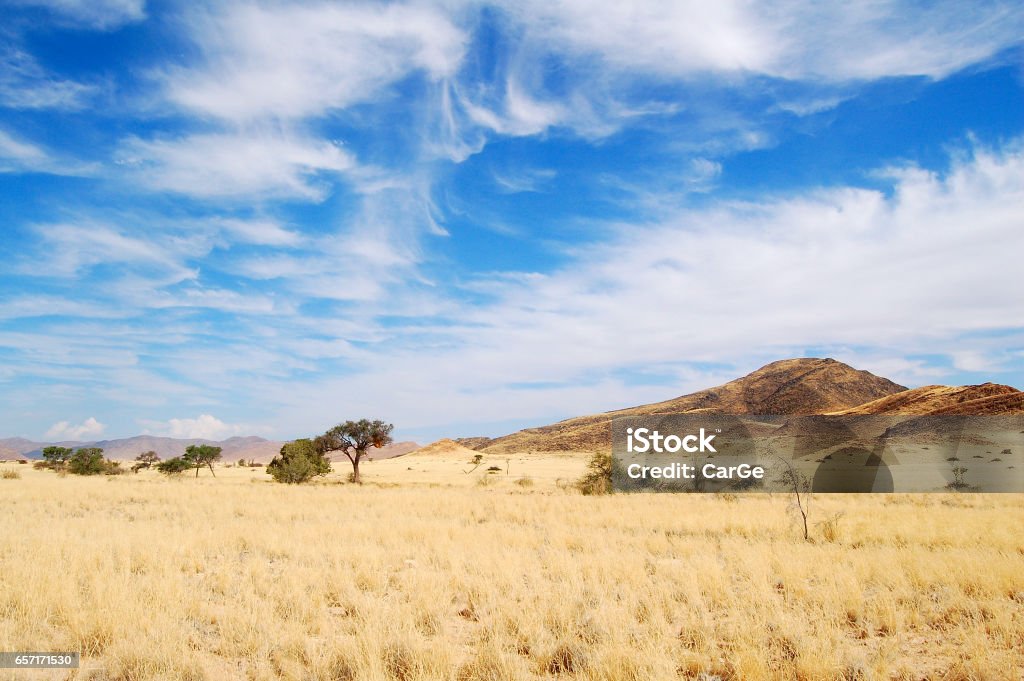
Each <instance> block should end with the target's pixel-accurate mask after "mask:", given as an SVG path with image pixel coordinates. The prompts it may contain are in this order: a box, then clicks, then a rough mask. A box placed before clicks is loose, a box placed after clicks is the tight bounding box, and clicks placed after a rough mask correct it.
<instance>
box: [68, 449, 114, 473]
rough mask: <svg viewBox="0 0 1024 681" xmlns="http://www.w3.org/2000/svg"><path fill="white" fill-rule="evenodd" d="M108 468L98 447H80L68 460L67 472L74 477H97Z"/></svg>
mask: <svg viewBox="0 0 1024 681" xmlns="http://www.w3.org/2000/svg"><path fill="white" fill-rule="evenodd" d="M108 468H109V465H108V463H107V462H106V461H104V460H103V450H102V449H100V448H99V447H82V448H81V449H79V450H78V451H76V452H75V453H74V454H73V455H72V456H71V458H70V459H68V470H69V471H71V472H72V473H74V474H75V475H99V474H101V473H104V472H106V471H107V470H108Z"/></svg>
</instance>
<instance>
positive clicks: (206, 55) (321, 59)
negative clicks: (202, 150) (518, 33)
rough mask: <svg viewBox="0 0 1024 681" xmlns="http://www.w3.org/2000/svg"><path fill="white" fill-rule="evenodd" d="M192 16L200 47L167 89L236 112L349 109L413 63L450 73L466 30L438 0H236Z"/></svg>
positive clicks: (172, 95) (252, 116)
mask: <svg viewBox="0 0 1024 681" xmlns="http://www.w3.org/2000/svg"><path fill="white" fill-rule="evenodd" d="M187 22H188V27H189V34H190V35H191V36H192V37H193V38H194V40H195V41H196V45H197V47H198V49H199V51H200V53H201V57H200V59H199V60H198V61H197V63H195V64H193V65H190V66H185V67H181V68H174V69H169V70H168V71H167V73H166V75H165V82H166V89H167V95H168V97H169V99H170V100H171V101H172V102H174V103H176V104H177V105H179V106H182V107H184V108H186V109H189V110H192V111H195V112H197V113H200V114H202V115H207V116H212V117H215V118H217V119H220V120H225V121H234V122H251V121H253V120H263V119H267V118H272V119H277V120H282V119H301V118H307V117H310V116H317V115H321V114H323V113H324V112H326V111H329V110H332V109H344V108H346V107H349V106H351V105H353V104H356V103H359V102H362V101H366V100H367V99H369V98H372V97H379V96H381V95H383V94H385V93H384V89H385V88H387V87H388V86H389V85H391V84H393V83H395V82H396V81H398V80H399V79H401V78H403V77H405V76H406V75H408V74H409V73H410V72H413V71H421V72H423V73H425V74H427V75H428V76H429V77H430V78H434V79H440V78H445V77H449V76H451V75H452V74H453V73H454V72H455V71H456V70H457V68H458V66H459V63H460V61H461V59H462V54H463V50H464V43H465V40H466V39H465V36H464V34H463V32H462V31H461V30H460V29H459V28H457V27H456V26H455V25H454V24H453V22H452V21H451V20H450V19H449V18H448V17H447V16H446V15H445V13H444V12H443V11H441V9H440V8H438V7H432V6H430V5H429V4H423V5H420V4H404V3H397V4H369V3H367V4H337V3H325V2H315V3H302V4H293V5H258V4H242V3H232V4H228V5H223V6H218V7H216V8H213V9H212V10H207V11H203V10H195V11H192V12H190V13H189V14H188V17H187Z"/></svg>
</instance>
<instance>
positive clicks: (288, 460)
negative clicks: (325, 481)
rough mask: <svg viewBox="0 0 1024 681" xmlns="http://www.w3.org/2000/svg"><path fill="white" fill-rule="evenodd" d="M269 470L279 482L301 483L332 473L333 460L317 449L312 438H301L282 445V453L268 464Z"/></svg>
mask: <svg viewBox="0 0 1024 681" xmlns="http://www.w3.org/2000/svg"><path fill="white" fill-rule="evenodd" d="M267 472H268V473H270V475H272V476H273V478H274V480H276V481H277V482H284V483H288V484H299V483H303V482H309V481H310V480H312V479H313V478H314V477H316V476H324V475H327V474H328V473H330V472H331V462H330V461H329V460H328V459H327V457H326V456H325V455H324V454H323V453H322V452H320V451H318V450H317V448H316V444H315V443H314V442H313V441H312V440H309V439H301V440H295V441H294V442H288V443H286V444H285V445H284V446H283V447H281V453H280V454H278V455H277V456H275V457H274V460H273V461H271V462H270V465H269V466H267Z"/></svg>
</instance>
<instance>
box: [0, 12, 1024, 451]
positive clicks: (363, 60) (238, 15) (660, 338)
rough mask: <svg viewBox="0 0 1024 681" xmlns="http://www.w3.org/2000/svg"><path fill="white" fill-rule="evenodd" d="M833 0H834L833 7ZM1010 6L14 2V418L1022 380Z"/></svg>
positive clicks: (505, 412)
mask: <svg viewBox="0 0 1024 681" xmlns="http://www.w3.org/2000/svg"><path fill="white" fill-rule="evenodd" d="M846 5H850V6H846ZM1022 35H1024V13H1022V12H1021V10H1020V9H1019V7H1018V6H1016V5H1015V4H1013V3H1000V2H979V3H956V2H947V3H943V2H938V3H927V4H923V3H901V2H885V1H881V2H873V3H832V4H830V5H827V6H826V5H825V4H822V3H813V2H801V1H800V0H796V1H794V2H791V3H785V4H784V5H781V6H776V7H773V8H767V7H763V6H760V7H759V6H752V5H750V4H749V3H738V2H737V3H734V2H721V3H701V2H693V3H690V2H678V1H672V2H653V1H652V2H635V3H622V2H604V1H603V0H598V1H597V2H582V1H567V2H539V1H534V0H523V1H520V2H514V3H511V2H510V3H483V2H473V1H469V0H465V1H463V0H438V1H437V2H407V3H344V2H332V3H327V2H324V3H309V2H295V3H277V2H216V3H203V2H188V3H177V2H150V3H147V2H144V1H143V0H92V1H88V0H14V1H13V2H8V3H5V4H4V7H3V8H2V9H0V249H2V253H0V255H2V258H3V259H2V263H3V264H2V265H0V267H2V269H0V434H3V435H23V436H28V437H32V438H37V439H41V438H46V439H64V438H68V439H96V438H101V437H121V436H128V435H134V434H138V433H143V432H146V433H153V434H161V435H173V436H184V437H191V436H201V437H214V438H222V437H228V436H231V435H237V434H260V435H265V436H268V437H279V438H285V437H298V436H303V435H309V434H315V433H318V432H322V431H323V430H324V429H326V428H327V427H329V426H331V425H332V424H334V423H336V422H338V421H341V420H344V419H347V418H359V417H363V416H370V417H381V418H386V419H389V420H391V421H393V422H394V423H395V424H396V426H397V434H398V435H399V436H400V437H408V438H416V439H419V440H424V441H425V440H429V439H433V438H436V437H440V436H463V435H466V436H468V435H497V434H501V433H504V432H508V431H510V430H513V429H516V428H518V427H522V426H526V425H538V424H541V423H545V422H548V421H551V420H554V419H558V418H563V417H567V416H572V415H577V414H582V413H589V412H594V411H598V410H604V409H612V408H616V407H622V406H628V405H633V404H639V403H643V402H649V401H654V400H659V399H665V398H668V397H672V396H675V395H679V394H683V393H686V392H690V391H692V390H697V389H701V388H704V387H708V386H711V385H715V384H717V383H720V382H723V381H725V380H728V379H731V378H734V377H736V376H739V375H742V374H744V373H746V372H748V371H750V370H752V369H755V368H757V367H758V366H760V365H762V364H764V363H766V362H768V361H772V360H774V359H779V358H783V357H791V356H805V355H806V356H832V357H836V358H837V359H840V360H843V361H846V362H848V363H850V364H853V365H854V366H856V367H858V368H865V369H868V370H870V371H873V372H875V373H878V374H881V375H884V376H887V377H889V378H892V379H894V380H897V381H900V382H902V383H904V384H907V385H911V386H917V385H924V384H930V383H957V384H962V383H976V382H981V381H988V380H991V381H998V382H1003V383H1009V384H1012V385H1015V386H1017V387H1024V278H1022V277H1021V275H1020V272H1021V265H1022V259H1021V258H1022V254H1024V97H1022V94H1024V73H1022V59H1021V57H1022V45H1021V38H1020V36H1022Z"/></svg>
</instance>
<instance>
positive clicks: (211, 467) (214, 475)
mask: <svg viewBox="0 0 1024 681" xmlns="http://www.w3.org/2000/svg"><path fill="white" fill-rule="evenodd" d="M206 465H207V466H209V467H210V475H212V476H213V477H215V478H216V477H217V474H216V473H214V472H213V464H212V463H208V464H206Z"/></svg>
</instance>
